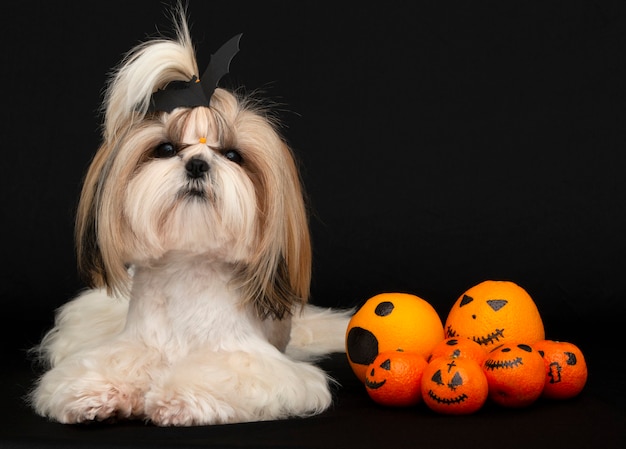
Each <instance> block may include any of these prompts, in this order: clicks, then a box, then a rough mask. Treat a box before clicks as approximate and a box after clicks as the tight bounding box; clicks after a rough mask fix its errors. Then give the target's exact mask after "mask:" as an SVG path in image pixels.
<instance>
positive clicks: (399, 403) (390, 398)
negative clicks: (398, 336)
mask: <svg viewBox="0 0 626 449" xmlns="http://www.w3.org/2000/svg"><path fill="white" fill-rule="evenodd" d="M426 364H427V362H426V358H425V357H424V356H423V355H421V354H419V353H416V352H404V351H385V352H381V353H380V354H378V356H376V358H375V359H374V361H373V362H372V363H371V364H370V365H369V366H368V370H367V374H366V375H365V382H364V383H365V389H366V390H367V393H368V394H369V396H370V397H371V398H372V399H373V400H374V401H375V402H377V403H379V404H381V405H388V406H395V407H407V406H411V405H415V404H418V403H419V402H420V401H421V399H422V392H421V388H420V381H421V379H422V373H423V371H424V368H425V367H426Z"/></svg>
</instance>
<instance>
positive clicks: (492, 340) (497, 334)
mask: <svg viewBox="0 0 626 449" xmlns="http://www.w3.org/2000/svg"><path fill="white" fill-rule="evenodd" d="M458 336H459V335H458V333H457V331H456V330H454V329H452V327H450V326H448V327H447V329H446V337H448V338H452V337H458ZM471 338H472V340H474V341H475V342H476V343H478V344H479V345H484V346H487V345H494V344H496V343H498V342H500V339H501V338H504V329H496V330H495V331H493V332H491V333H489V334H487V335H485V336H478V337H477V336H472V337H471Z"/></svg>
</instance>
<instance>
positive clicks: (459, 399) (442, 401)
mask: <svg viewBox="0 0 626 449" xmlns="http://www.w3.org/2000/svg"><path fill="white" fill-rule="evenodd" d="M428 397H430V398H431V399H432V400H433V401H435V402H437V403H439V404H446V405H454V404H460V403H461V402H463V401H464V400H466V399H467V395H466V394H465V393H463V394H462V395H460V396H455V397H453V398H442V397H441V396H438V395H436V394H435V392H434V391H433V390H428Z"/></svg>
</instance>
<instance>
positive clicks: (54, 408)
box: [31, 370, 143, 424]
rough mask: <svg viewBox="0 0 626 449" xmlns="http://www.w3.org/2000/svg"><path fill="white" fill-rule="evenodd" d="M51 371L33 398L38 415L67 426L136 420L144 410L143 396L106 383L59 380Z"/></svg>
mask: <svg viewBox="0 0 626 449" xmlns="http://www.w3.org/2000/svg"><path fill="white" fill-rule="evenodd" d="M56 374H57V373H56V372H55V371H54V370H52V371H51V372H48V373H47V374H46V375H45V376H44V377H43V378H42V379H41V381H40V382H39V384H38V386H37V388H36V389H35V390H34V391H33V393H32V395H31V402H32V403H33V406H34V407H35V410H36V411H37V413H39V414H40V415H42V416H46V417H48V418H50V419H53V420H55V421H58V422H60V423H64V424H77V423H83V422H88V421H105V420H111V419H117V418H129V417H132V416H137V415H140V414H141V413H142V410H143V397H142V395H141V393H140V392H138V391H136V390H135V389H133V388H132V387H130V386H127V385H114V384H112V383H110V382H107V381H106V380H105V379H94V378H93V377H91V378H77V379H72V380H67V379H64V380H60V379H58V378H57V377H58V376H56Z"/></svg>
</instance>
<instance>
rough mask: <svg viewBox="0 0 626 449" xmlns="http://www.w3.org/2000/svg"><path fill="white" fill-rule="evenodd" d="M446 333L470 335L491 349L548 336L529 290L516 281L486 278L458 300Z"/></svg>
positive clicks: (453, 307) (462, 335) (531, 342)
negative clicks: (503, 344) (504, 344)
mask: <svg viewBox="0 0 626 449" xmlns="http://www.w3.org/2000/svg"><path fill="white" fill-rule="evenodd" d="M444 327H445V336H446V338H451V337H468V338H471V339H472V340H474V341H475V342H477V343H478V344H480V345H483V346H485V347H486V348H488V349H491V348H493V347H495V346H497V345H499V344H502V343H506V342H509V341H523V342H524V343H527V344H533V343H534V342H536V341H539V340H543V339H544V338H545V331H544V327H543V321H542V319H541V315H540V314H539V310H538V309H537V305H536V304H535V302H534V300H533V299H532V298H531V296H530V295H529V294H528V292H527V291H526V290H525V289H524V288H522V287H521V286H519V285H518V284H516V283H514V282H512V281H496V280H487V281H483V282H481V283H479V284H477V285H475V286H473V287H471V288H470V289H468V290H467V291H465V292H464V293H463V294H462V295H461V296H460V297H459V298H458V299H457V301H456V302H455V303H454V305H453V306H452V308H451V309H450V312H449V313H448V317H447V319H446V323H445V326H444Z"/></svg>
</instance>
